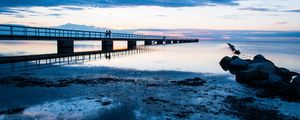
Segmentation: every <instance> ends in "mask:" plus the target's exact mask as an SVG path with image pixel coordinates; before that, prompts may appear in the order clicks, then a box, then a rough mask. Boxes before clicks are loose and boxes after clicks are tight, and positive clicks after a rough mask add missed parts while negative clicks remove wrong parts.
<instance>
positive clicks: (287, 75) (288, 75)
mask: <svg viewBox="0 0 300 120" xmlns="http://www.w3.org/2000/svg"><path fill="white" fill-rule="evenodd" d="M276 73H277V74H278V75H280V76H281V77H282V80H283V81H284V82H286V83H289V82H291V80H292V77H293V76H294V74H293V73H292V72H291V71H290V70H288V69H286V68H276Z"/></svg>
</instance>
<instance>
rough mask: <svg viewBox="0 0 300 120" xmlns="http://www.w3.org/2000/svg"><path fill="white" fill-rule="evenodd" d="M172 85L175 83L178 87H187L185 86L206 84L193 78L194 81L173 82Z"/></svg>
mask: <svg viewBox="0 0 300 120" xmlns="http://www.w3.org/2000/svg"><path fill="white" fill-rule="evenodd" d="M171 82H172V83H175V84H177V85H185V86H201V85H204V83H206V81H205V80H202V79H201V78H197V77H196V78H193V79H185V80H181V81H171Z"/></svg>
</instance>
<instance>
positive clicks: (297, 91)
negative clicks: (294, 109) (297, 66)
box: [291, 75, 300, 99]
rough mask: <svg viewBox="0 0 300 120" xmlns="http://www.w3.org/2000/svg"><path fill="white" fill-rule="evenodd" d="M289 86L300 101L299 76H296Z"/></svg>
mask: <svg viewBox="0 0 300 120" xmlns="http://www.w3.org/2000/svg"><path fill="white" fill-rule="evenodd" d="M291 84H292V85H291V89H292V90H293V92H295V94H297V96H298V97H299V99H300V75H298V76H296V77H295V78H294V79H293V81H292V83H291Z"/></svg>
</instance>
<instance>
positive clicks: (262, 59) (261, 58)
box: [253, 54, 267, 62]
mask: <svg viewBox="0 0 300 120" xmlns="http://www.w3.org/2000/svg"><path fill="white" fill-rule="evenodd" d="M266 61H267V59H266V58H265V57H264V56H262V55H259V54H258V55H256V56H254V58H253V62H266Z"/></svg>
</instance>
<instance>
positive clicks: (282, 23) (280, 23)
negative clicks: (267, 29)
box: [275, 22, 288, 25]
mask: <svg viewBox="0 0 300 120" xmlns="http://www.w3.org/2000/svg"><path fill="white" fill-rule="evenodd" d="M275 24H278V25H284V24H288V22H276V23H275Z"/></svg>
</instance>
